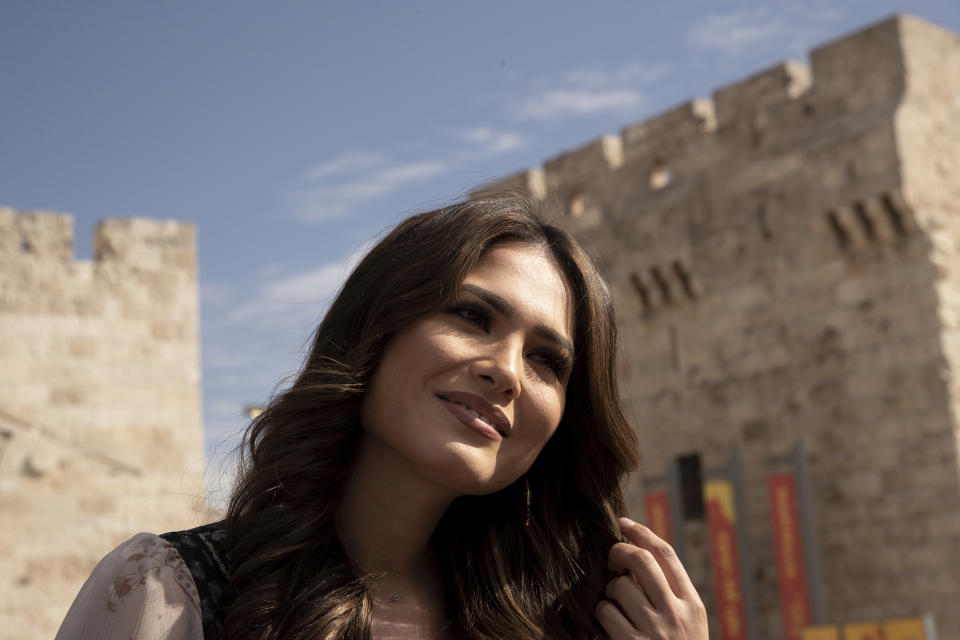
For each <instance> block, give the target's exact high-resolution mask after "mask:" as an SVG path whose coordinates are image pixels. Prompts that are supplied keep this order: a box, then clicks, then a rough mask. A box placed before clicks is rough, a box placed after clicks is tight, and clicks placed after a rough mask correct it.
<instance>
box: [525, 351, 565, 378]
mask: <svg viewBox="0 0 960 640" xmlns="http://www.w3.org/2000/svg"><path fill="white" fill-rule="evenodd" d="M529 357H530V359H531V360H533V361H534V362H538V363H540V364H542V365H543V366H545V367H546V368H547V369H548V370H549V371H550V372H551V373H552V374H553V375H554V376H556V378H557V379H559V380H563V379H565V378H566V377H567V375H569V373H570V370H571V368H572V367H573V363H572V362H571V361H570V356H568V355H567V354H566V353H565V352H563V351H560V350H559V349H558V350H554V349H540V350H538V351H534V352H533V353H531V354H530V356H529Z"/></svg>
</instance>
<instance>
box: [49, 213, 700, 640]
mask: <svg viewBox="0 0 960 640" xmlns="http://www.w3.org/2000/svg"><path fill="white" fill-rule="evenodd" d="M615 353H616V327H615V323H614V316H613V311H612V305H611V301H610V298H609V293H608V291H607V288H606V285H605V284H604V282H603V280H602V279H601V278H600V277H599V275H598V274H597V272H596V270H595V268H594V266H593V264H592V263H591V261H590V260H589V258H588V257H587V256H586V255H585V254H584V252H583V251H582V250H581V249H580V248H579V246H577V245H576V243H574V242H573V241H572V240H571V238H570V237H569V236H568V235H567V234H566V233H565V232H564V231H562V230H560V229H558V228H556V227H554V226H552V225H549V224H547V223H545V222H544V221H543V220H541V219H540V218H539V217H538V216H537V215H536V214H535V213H534V212H532V210H531V207H530V205H529V203H527V202H526V201H525V200H523V199H521V198H517V197H513V196H509V197H491V198H486V199H479V200H474V201H469V202H465V203H462V204H458V205H454V206H451V207H447V208H445V209H441V210H438V211H434V212H430V213H424V214H420V215H417V216H414V217H412V218H410V219H408V220H406V221H404V222H402V223H401V224H400V225H399V226H398V227H397V228H396V229H394V230H393V231H392V232H391V233H390V234H388V235H387V236H386V237H385V238H384V239H383V240H382V241H381V242H380V243H378V244H377V245H376V246H375V247H374V248H373V249H372V250H371V251H370V253H369V254H368V255H367V256H366V257H365V258H364V259H363V261H362V262H361V263H360V265H359V266H358V267H357V268H356V270H355V271H354V272H353V273H352V274H351V276H350V277H349V279H348V280H347V282H346V283H345V284H344V286H343V289H342V290H341V292H340V294H339V296H338V297H337V299H336V300H335V301H334V303H333V304H332V306H331V307H330V309H329V311H328V312H327V314H326V316H325V318H324V320H323V321H322V323H321V324H320V326H319V327H318V328H317V330H316V334H315V338H314V341H313V346H312V349H311V352H310V355H309V356H308V358H307V360H306V362H305V363H304V365H303V368H302V370H301V371H300V373H299V375H298V376H297V378H296V381H295V382H294V384H293V385H292V387H291V388H290V389H289V390H286V391H284V392H282V393H280V394H279V395H278V396H277V397H275V398H274V399H273V400H272V402H271V403H270V405H269V406H268V407H267V409H266V411H264V413H263V414H261V415H260V416H259V417H258V418H257V419H256V420H255V421H254V423H253V424H252V425H251V428H250V431H249V432H248V434H247V439H246V443H245V460H244V463H243V465H242V469H241V475H240V480H239V482H238V485H237V488H236V490H235V491H234V494H233V496H232V499H231V502H230V506H229V510H228V513H227V517H226V519H225V521H224V522H223V523H215V524H214V525H208V526H207V527H202V528H200V529H197V530H193V531H190V532H178V533H175V534H166V535H165V536H164V538H158V537H157V536H151V535H150V534H140V535H139V536H137V537H135V538H134V539H132V540H131V541H129V542H128V543H126V544H125V545H124V546H121V547H120V548H118V549H117V550H115V551H114V552H113V553H111V554H110V555H109V556H107V558H105V559H104V561H103V562H102V563H101V565H100V566H98V569H97V570H95V572H94V575H93V576H92V577H91V579H90V580H88V583H87V585H85V586H84V588H83V590H82V591H81V593H80V595H79V596H78V597H77V602H75V603H74V607H73V608H72V609H71V612H70V613H69V614H68V617H67V620H66V621H65V622H64V627H63V628H62V629H61V635H60V637H63V638H70V637H75V636H72V635H70V631H69V630H70V629H75V628H78V627H79V626H82V625H83V624H87V625H88V627H87V628H88V629H90V628H93V627H90V626H89V625H90V624H92V623H90V620H91V619H92V618H93V617H97V616H99V617H100V618H106V617H107V616H106V615H105V614H103V613H102V612H100V613H99V614H98V613H97V612H96V606H97V604H99V603H98V602H97V598H98V597H99V598H100V601H103V600H104V599H106V600H107V601H108V602H109V603H112V605H113V608H114V609H115V610H117V611H121V610H122V609H123V610H128V611H129V610H131V609H132V610H133V611H134V613H133V614H130V616H129V617H131V618H135V619H136V621H137V622H136V624H137V625H140V627H139V629H141V630H142V629H143V628H144V627H150V629H149V632H150V633H155V634H156V637H177V638H179V637H184V638H191V639H192V638H202V637H205V636H204V634H205V635H206V637H207V638H208V640H209V639H210V638H212V637H214V636H219V637H223V638H230V639H234V638H251V639H252V638H257V639H264V640H265V639H268V638H269V639H279V638H283V639H291V638H296V639H307V638H311V639H312V638H331V639H333V638H370V637H373V638H429V639H433V638H510V639H516V638H595V637H603V635H604V633H605V634H606V635H607V636H609V637H610V638H614V639H619V638H641V637H643V638H671V639H694V638H695V639H706V637H707V627H706V616H705V613H704V610H703V605H702V604H701V602H700V599H699V597H698V596H697V594H696V592H695V590H694V589H693V586H692V585H691V583H690V580H689V579H688V577H687V575H686V573H685V572H684V570H683V568H682V567H681V566H680V564H679V562H678V561H677V559H676V556H675V555H674V554H673V552H672V551H671V550H670V548H669V546H668V545H666V543H664V542H663V541H661V540H659V539H658V538H656V536H654V535H653V534H652V533H651V532H650V531H649V530H648V529H646V528H645V527H643V526H641V525H638V524H636V523H633V522H631V521H629V520H627V519H625V518H622V519H621V520H620V521H619V523H618V521H617V516H622V515H623V514H624V504H623V498H622V495H621V492H620V488H619V483H620V481H621V480H622V478H623V476H624V475H625V473H626V472H627V471H628V470H630V469H632V468H634V467H635V466H636V464H637V453H636V442H635V436H634V433H633V431H632V429H631V428H630V426H629V425H628V424H627V422H626V420H625V419H624V417H623V414H622V411H621V407H620V404H619V400H618V396H617V387H616V379H615V370H616V367H615V362H614V356H615ZM621 535H622V536H624V537H623V538H621ZM621 540H624V541H621ZM151 554H152V555H151ZM151 558H153V559H151ZM156 558H161V560H159V561H158V560H156ZM145 559H146V560H145ZM184 561H185V563H184ZM158 562H159V568H158ZM187 569H189V571H188V570H187ZM114 574H117V575H121V576H132V577H130V578H129V579H127V578H123V579H121V580H120V582H119V583H118V581H117V580H116V579H113V581H112V582H110V576H112V575H114ZM127 581H131V582H134V583H136V585H137V586H140V587H141V588H140V590H139V591H138V592H137V593H140V594H141V595H139V596H138V598H137V599H135V598H132V597H126V596H125V594H126V593H132V592H133V591H134V590H133V589H132V588H129V586H128V584H127ZM104 583H107V584H108V585H109V586H106V587H104V586H103V585H104ZM98 584H99V585H101V586H100V587H99V588H98V587H97V585H98ZM118 585H119V587H118ZM118 591H119V592H124V595H118ZM150 593H153V594H158V593H159V594H162V596H156V595H154V597H153V600H162V601H163V602H162V606H161V607H155V606H154V607H153V608H151V607H152V605H151V604H150V602H151V596H150ZM125 597H126V601H124V599H125ZM91 602H93V603H96V604H93V605H91V604H90V603H91ZM163 607H166V609H163ZM171 611H172V613H171ZM154 622H155V624H154ZM151 625H152V626H151ZM113 629H114V627H111V626H110V624H109V622H104V623H103V624H102V625H101V627H100V628H97V629H96V632H95V634H96V635H97V637H117V638H121V637H122V638H128V637H131V636H132V637H136V638H145V637H154V636H149V635H148V634H147V632H146V631H140V633H141V634H140V635H137V633H135V632H138V629H137V628H134V627H129V628H126V629H122V630H120V631H117V632H114V631H113ZM111 633H113V635H110V634H111ZM91 635H92V634H91Z"/></svg>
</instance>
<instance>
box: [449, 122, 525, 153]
mask: <svg viewBox="0 0 960 640" xmlns="http://www.w3.org/2000/svg"><path fill="white" fill-rule="evenodd" d="M457 137H459V138H460V139H461V140H463V141H465V142H469V143H471V144H474V145H476V146H478V147H479V148H480V150H481V153H483V154H485V155H497V154H500V153H506V152H508V151H513V150H514V149H519V148H520V147H522V146H524V145H525V144H526V140H525V139H524V137H523V136H521V135H520V134H518V133H511V132H509V131H497V130H496V129H492V128H490V127H476V128H475V129H468V130H467V131H463V132H461V133H459V134H458V136H457Z"/></svg>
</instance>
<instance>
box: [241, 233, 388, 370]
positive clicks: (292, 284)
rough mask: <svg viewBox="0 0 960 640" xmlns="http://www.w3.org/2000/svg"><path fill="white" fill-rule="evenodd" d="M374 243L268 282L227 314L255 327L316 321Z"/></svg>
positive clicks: (365, 244) (303, 323)
mask: <svg viewBox="0 0 960 640" xmlns="http://www.w3.org/2000/svg"><path fill="white" fill-rule="evenodd" d="M372 246H373V243H372V241H371V242H367V243H364V244H363V245H362V246H360V247H359V248H357V249H356V250H355V251H352V252H350V253H349V254H347V255H346V256H344V257H343V258H342V259H341V260H338V261H336V262H329V263H327V264H322V265H320V266H318V267H316V268H314V269H308V270H306V271H301V272H299V273H294V274H290V275H287V276H283V277H280V278H277V279H275V280H271V281H268V282H266V283H264V284H263V285H262V286H261V287H260V288H259V290H258V292H257V294H256V295H255V296H254V298H253V299H252V300H250V301H248V302H245V303H243V304H241V305H239V306H238V307H236V308H234V309H233V310H232V311H231V312H230V313H229V314H228V315H227V320H228V322H230V323H232V324H240V325H252V326H270V325H271V323H275V322H277V321H279V320H281V319H282V320H283V321H284V323H285V324H286V325H287V326H290V325H291V324H293V325H301V326H303V325H306V324H309V323H312V322H315V321H316V320H318V319H319V317H320V314H321V313H322V312H323V310H324V309H325V308H326V306H327V304H329V302H330V299H331V298H332V297H333V295H334V294H335V293H337V291H339V289H340V287H341V286H342V285H343V283H344V281H345V280H346V279H347V276H349V275H350V272H351V271H353V269H354V267H356V266H357V264H358V263H359V262H360V260H361V259H362V258H363V256H365V255H366V254H367V252H368V251H369V250H370V248H371V247H372ZM226 360H227V361H229V360H228V359H226Z"/></svg>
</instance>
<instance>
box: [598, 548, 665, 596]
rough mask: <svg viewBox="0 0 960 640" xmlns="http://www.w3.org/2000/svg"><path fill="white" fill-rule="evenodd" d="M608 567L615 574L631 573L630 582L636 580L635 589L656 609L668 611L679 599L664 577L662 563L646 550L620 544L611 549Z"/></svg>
mask: <svg viewBox="0 0 960 640" xmlns="http://www.w3.org/2000/svg"><path fill="white" fill-rule="evenodd" d="M607 566H608V567H609V568H610V570H611V571H613V572H614V573H619V572H621V571H629V572H630V574H632V577H631V578H630V580H631V581H633V580H634V579H636V583H635V584H634V588H635V589H636V590H638V591H639V590H642V591H643V594H644V595H645V596H646V599H647V600H649V602H650V604H651V605H652V606H653V608H654V609H657V610H659V611H666V610H667V609H669V607H670V605H671V604H672V603H673V601H674V600H676V599H677V596H676V595H674V593H673V589H672V588H671V587H670V584H669V583H668V582H667V578H666V577H665V576H664V575H663V569H661V568H660V563H659V562H657V559H656V558H654V557H653V554H652V553H651V552H649V551H647V550H646V549H641V548H640V547H635V546H633V545H632V544H628V543H626V542H618V543H616V544H615V545H613V546H612V547H610V553H609V554H608V556H607ZM637 585H639V586H637Z"/></svg>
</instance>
